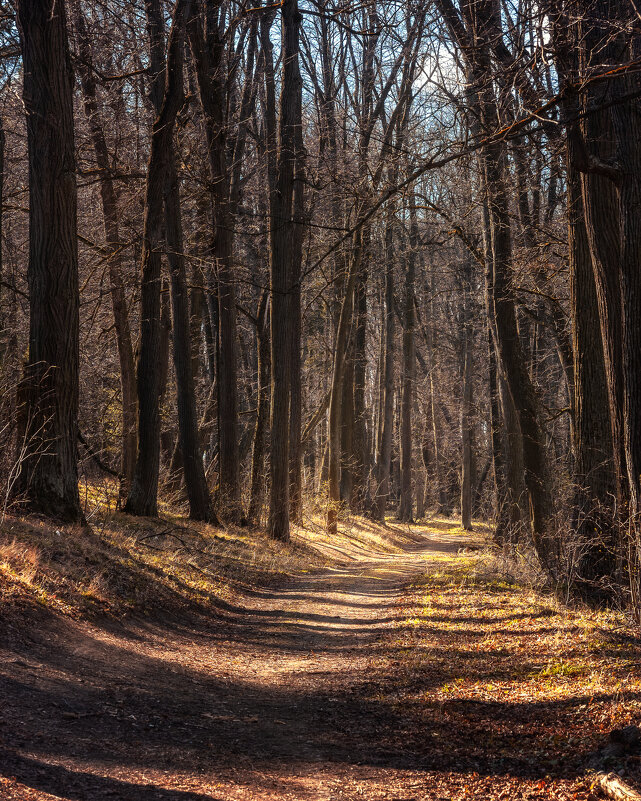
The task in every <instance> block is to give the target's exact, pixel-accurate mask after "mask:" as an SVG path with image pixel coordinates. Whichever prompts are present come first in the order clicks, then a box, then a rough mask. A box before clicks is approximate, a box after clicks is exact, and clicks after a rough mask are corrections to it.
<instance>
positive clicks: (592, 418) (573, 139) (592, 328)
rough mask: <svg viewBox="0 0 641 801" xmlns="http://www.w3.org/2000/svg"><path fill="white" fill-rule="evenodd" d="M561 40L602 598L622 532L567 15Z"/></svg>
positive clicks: (576, 317) (586, 462)
mask: <svg viewBox="0 0 641 801" xmlns="http://www.w3.org/2000/svg"><path fill="white" fill-rule="evenodd" d="M554 37H555V38H554V44H555V49H556V52H557V54H558V55H557V64H558V71H559V76H560V79H561V83H562V85H563V87H564V90H565V91H564V102H563V107H562V112H563V115H564V117H565V119H566V120H567V121H569V124H570V126H571V128H570V132H569V136H568V138H567V161H566V169H567V216H568V255H569V269H570V298H571V308H572V321H573V326H572V334H573V354H574V425H573V430H572V433H573V440H574V443H573V445H574V457H575V459H574V481H575V497H574V509H573V518H574V519H573V535H572V536H573V542H572V543H571V545H572V547H574V548H575V549H576V552H577V553H578V559H577V562H578V565H577V570H576V572H577V577H576V581H577V585H578V589H579V592H580V593H581V594H582V595H587V596H590V597H598V596H602V594H603V591H604V590H605V592H606V593H607V592H608V589H609V588H605V587H604V584H606V583H607V584H609V585H610V587H611V585H612V580H613V579H614V578H615V573H616V561H617V560H616V549H617V545H618V536H617V532H616V528H615V521H614V513H615V508H614V500H615V496H616V481H615V474H614V463H613V445H612V427H611V421H610V408H609V401H608V383H607V378H606V369H605V361H604V349H603V339H602V336H601V327H600V323H599V303H598V298H597V289H596V284H595V276H594V271H593V266H592V259H591V254H590V245H589V241H588V237H587V231H586V223H585V216H584V210H583V200H582V195H581V176H580V174H579V172H578V171H577V162H579V163H580V161H581V155H580V153H577V146H578V145H579V142H578V141H577V137H578V136H579V135H580V132H579V131H578V130H576V127H575V126H576V125H577V123H576V122H573V120H574V119H576V117H577V113H578V111H579V98H578V95H577V92H576V90H573V88H572V87H573V85H575V82H576V79H577V69H578V63H577V62H578V53H577V42H576V41H575V39H576V37H575V31H574V28H573V27H572V26H570V25H569V24H568V19H567V17H566V16H565V15H564V14H559V16H558V17H557V18H556V19H555V24H554Z"/></svg>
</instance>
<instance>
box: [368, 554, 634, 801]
mask: <svg viewBox="0 0 641 801" xmlns="http://www.w3.org/2000/svg"><path fill="white" fill-rule="evenodd" d="M401 610H402V622H401V624H400V626H399V627H398V629H397V630H396V631H395V632H394V633H393V634H391V635H390V637H391V642H392V645H393V647H394V649H395V652H396V657H395V658H396V661H397V665H398V666H397V669H396V671H395V672H394V675H393V677H392V678H391V679H389V678H388V681H387V683H386V686H385V689H384V690H383V693H382V695H381V700H383V701H385V702H388V703H391V704H393V706H394V708H395V709H396V711H397V712H398V714H399V716H400V717H402V718H403V719H406V720H408V721H411V722H410V723H409V725H408V729H409V730H410V731H417V732H420V733H421V737H422V738H424V739H425V741H426V743H427V749H428V750H429V752H430V755H431V757H430V758H431V759H432V760H433V762H434V764H435V765H438V764H439V763H441V765H442V769H443V770H444V776H447V775H448V771H451V772H452V774H457V775H459V777H460V776H461V775H462V778H461V782H462V783H461V782H459V785H460V786H459V787H458V789H457V791H456V792H455V793H454V795H453V796H452V797H456V798H497V799H498V798H531V799H544V798H545V799H549V798H559V799H590V798H595V799H596V798H600V797H601V796H600V795H599V794H598V790H597V789H596V788H593V779H592V778H591V768H592V766H593V765H594V764H595V759H598V754H599V752H600V749H602V748H603V746H604V745H605V744H607V742H608V736H609V734H610V732H612V730H613V729H620V728H621V727H624V726H626V725H629V724H639V722H640V720H641V670H640V667H641V643H640V641H639V639H638V637H637V636H636V635H635V632H634V631H633V630H632V629H631V628H630V625H629V621H628V620H626V619H625V618H624V617H623V615H622V614H620V613H617V612H614V611H610V610H600V611H598V610H593V609H588V608H585V607H576V608H569V607H567V606H565V605H563V604H562V603H560V602H559V601H558V600H557V599H556V598H555V597H554V596H552V595H546V594H543V593H542V592H540V591H538V590H536V589H535V588H533V587H531V586H527V585H524V584H522V583H519V582H518V581H517V580H516V579H515V578H514V576H513V575H510V576H506V575H505V574H504V573H502V572H501V571H500V570H497V563H496V560H495V559H494V558H492V559H488V557H487V553H485V554H480V555H479V556H472V557H470V558H468V559H465V560H461V559H460V558H459V559H456V560H455V559H450V560H449V562H448V561H444V562H443V563H442V564H441V565H439V567H438V569H436V570H435V571H434V572H432V573H429V574H426V575H424V576H422V577H420V578H418V579H417V580H415V581H414V582H412V584H411V585H410V586H409V587H408V590H407V593H406V594H405V596H404V598H403V600H402V603H401ZM601 768H604V769H607V770H616V771H619V772H621V774H622V775H623V776H624V777H625V780H626V781H628V782H630V783H631V784H633V785H635V786H641V757H640V756H639V755H638V754H633V755H628V756H627V757H626V758H625V759H623V760H621V759H617V760H613V761H611V762H609V763H608V762H607V760H606V762H605V763H602V764H601ZM465 777H467V779H466V778H465ZM444 797H445V796H444Z"/></svg>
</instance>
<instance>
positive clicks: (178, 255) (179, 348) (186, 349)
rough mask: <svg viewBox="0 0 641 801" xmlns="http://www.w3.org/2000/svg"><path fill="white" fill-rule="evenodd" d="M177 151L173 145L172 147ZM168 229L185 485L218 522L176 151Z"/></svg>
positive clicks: (197, 512)
mask: <svg viewBox="0 0 641 801" xmlns="http://www.w3.org/2000/svg"><path fill="white" fill-rule="evenodd" d="M172 151H173V147H172ZM165 230H166V237H167V259H168V261H169V270H170V276H171V311H172V322H173V349H172V352H173V358H174V373H175V376H176V392H177V398H176V401H177V407H178V434H179V437H178V439H179V443H180V454H181V462H182V469H183V474H184V477H185V488H186V490H187V498H188V499H189V517H190V518H191V519H192V520H204V521H206V522H208V523H214V524H217V523H218V520H217V518H216V515H215V514H214V511H213V508H212V505H211V498H210V496H209V488H208V487H207V480H206V478H205V468H204V466H203V458H202V452H201V448H200V437H199V433H198V411H197V408H196V390H195V386H194V375H193V372H192V366H193V362H192V350H191V337H190V334H191V326H190V319H189V290H188V287H187V274H186V270H185V256H184V245H183V230H182V216H181V210H180V193H179V185H178V175H177V172H176V167H175V163H174V155H173V152H172V153H171V154H170V161H169V164H168V171H167V176H166V182H165Z"/></svg>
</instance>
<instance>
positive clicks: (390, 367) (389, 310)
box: [374, 204, 394, 520]
mask: <svg viewBox="0 0 641 801" xmlns="http://www.w3.org/2000/svg"><path fill="white" fill-rule="evenodd" d="M393 253H394V207H393V205H391V204H390V206H389V207H388V210H387V219H386V224H385V349H384V355H383V366H382V379H383V398H382V402H381V407H382V408H381V418H382V419H381V435H380V439H379V447H378V452H377V454H376V467H377V473H376V495H375V499H374V513H375V515H376V517H377V518H378V519H379V520H384V518H385V511H386V508H387V504H388V500H389V492H390V465H391V459H392V433H393V431H392V427H393V415H394V256H393Z"/></svg>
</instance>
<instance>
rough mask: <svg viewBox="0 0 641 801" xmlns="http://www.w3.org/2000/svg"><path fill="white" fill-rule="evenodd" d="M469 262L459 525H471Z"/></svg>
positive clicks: (465, 276) (465, 298) (467, 266)
mask: <svg viewBox="0 0 641 801" xmlns="http://www.w3.org/2000/svg"><path fill="white" fill-rule="evenodd" d="M471 272H472V263H471V261H470V260H469V259H468V260H467V261H466V262H465V264H464V265H463V276H462V278H463V281H462V283H463V286H462V304H463V314H462V320H461V323H462V329H463V330H462V332H461V333H462V338H463V341H462V353H461V361H462V364H461V375H462V384H463V386H462V400H461V525H462V526H463V528H464V529H466V530H470V529H471V528H472V482H473V476H472V468H473V464H472V420H471V418H472V325H471V309H470V303H471V300H470V290H471V278H472V275H471Z"/></svg>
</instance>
